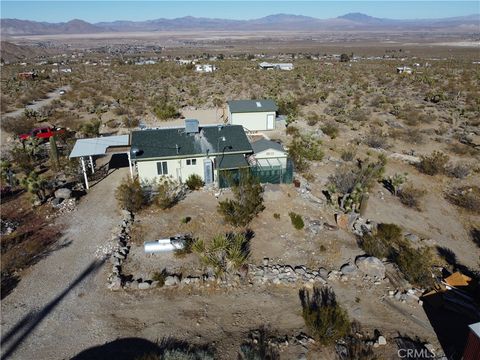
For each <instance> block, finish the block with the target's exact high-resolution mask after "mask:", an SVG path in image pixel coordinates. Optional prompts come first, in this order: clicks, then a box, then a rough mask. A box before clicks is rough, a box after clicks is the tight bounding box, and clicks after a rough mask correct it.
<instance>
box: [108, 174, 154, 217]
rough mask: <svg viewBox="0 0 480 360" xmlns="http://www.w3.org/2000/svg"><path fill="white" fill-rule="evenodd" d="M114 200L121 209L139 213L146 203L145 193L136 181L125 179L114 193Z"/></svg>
mask: <svg viewBox="0 0 480 360" xmlns="http://www.w3.org/2000/svg"><path fill="white" fill-rule="evenodd" d="M115 198H116V199H117V201H118V204H119V205H120V207H121V208H122V209H126V210H128V211H131V212H137V211H139V210H140V209H141V208H142V207H143V206H144V205H145V203H146V197H145V193H144V191H143V189H142V186H141V184H140V181H139V180H138V179H135V180H132V179H130V178H125V179H124V180H123V181H122V183H121V184H120V185H119V186H118V187H117V190H116V191H115Z"/></svg>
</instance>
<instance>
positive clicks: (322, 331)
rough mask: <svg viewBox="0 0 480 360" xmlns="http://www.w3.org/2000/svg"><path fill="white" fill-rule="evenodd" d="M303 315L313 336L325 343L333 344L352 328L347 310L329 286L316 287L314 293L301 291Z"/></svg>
mask: <svg viewBox="0 0 480 360" xmlns="http://www.w3.org/2000/svg"><path fill="white" fill-rule="evenodd" d="M299 296H300V301H301V303H302V309H303V310H302V315H303V319H304V321H305V325H306V326H307V328H308V330H309V332H310V334H311V336H312V337H313V338H314V339H315V340H317V341H318V342H320V343H321V344H323V345H329V344H333V343H334V342H335V341H337V340H339V339H341V338H343V337H345V336H346V335H347V334H348V332H349V330H350V321H349V320H348V315H347V312H346V311H345V310H344V309H343V308H342V307H341V306H340V304H338V303H337V299H336V296H335V293H334V292H333V290H332V289H331V288H329V287H323V288H319V287H314V288H313V293H312V294H311V293H310V291H309V290H307V289H305V288H304V289H302V290H300V292H299Z"/></svg>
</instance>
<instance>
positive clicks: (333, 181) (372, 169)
mask: <svg viewBox="0 0 480 360" xmlns="http://www.w3.org/2000/svg"><path fill="white" fill-rule="evenodd" d="M386 161H387V160H386V157H385V156H383V155H380V156H379V159H378V161H376V162H362V163H360V164H359V165H358V166H353V165H344V166H341V167H338V168H336V169H335V172H334V173H333V174H332V175H330V176H329V177H328V187H329V188H330V189H331V190H332V192H338V193H340V194H348V193H350V192H352V191H353V190H354V189H355V188H360V189H361V190H362V191H363V190H368V189H370V188H371V187H372V186H373V184H374V182H375V181H376V180H379V179H381V177H382V176H383V173H384V171H385V165H386Z"/></svg>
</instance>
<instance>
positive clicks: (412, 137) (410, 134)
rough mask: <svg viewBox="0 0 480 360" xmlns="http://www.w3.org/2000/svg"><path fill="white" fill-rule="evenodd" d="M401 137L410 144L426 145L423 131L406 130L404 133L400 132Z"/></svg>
mask: <svg viewBox="0 0 480 360" xmlns="http://www.w3.org/2000/svg"><path fill="white" fill-rule="evenodd" d="M392 135H393V134H392ZM399 137H400V139H402V140H403V141H404V142H406V143H408V144H423V143H424V136H423V134H422V131H421V130H419V129H405V130H403V131H399Z"/></svg>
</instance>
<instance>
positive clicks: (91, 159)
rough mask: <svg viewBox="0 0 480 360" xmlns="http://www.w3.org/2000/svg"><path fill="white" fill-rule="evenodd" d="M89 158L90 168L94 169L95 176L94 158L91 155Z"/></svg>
mask: <svg viewBox="0 0 480 360" xmlns="http://www.w3.org/2000/svg"><path fill="white" fill-rule="evenodd" d="M89 158H90V166H91V167H92V174H95V168H94V167H93V158H92V155H90V156H89Z"/></svg>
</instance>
